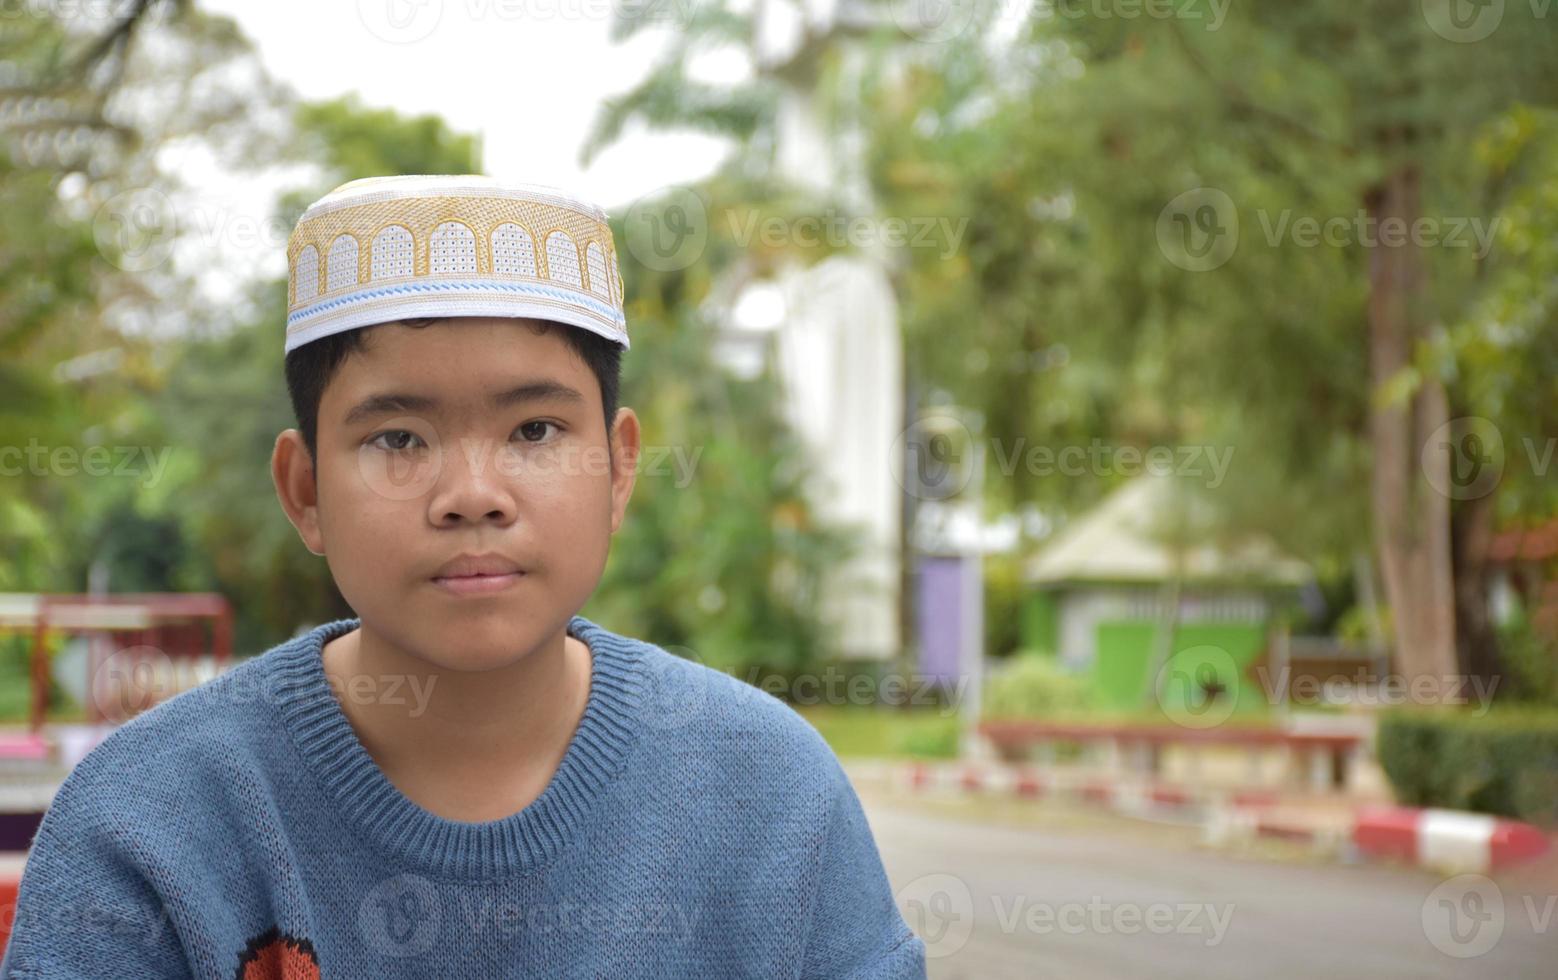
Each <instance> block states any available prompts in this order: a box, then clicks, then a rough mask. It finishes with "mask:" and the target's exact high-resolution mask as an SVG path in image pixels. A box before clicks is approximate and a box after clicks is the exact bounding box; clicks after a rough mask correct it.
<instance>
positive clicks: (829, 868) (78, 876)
mask: <svg viewBox="0 0 1558 980" xmlns="http://www.w3.org/2000/svg"><path fill="white" fill-rule="evenodd" d="M288 261H289V268H290V276H289V278H290V283H289V287H290V292H289V296H288V326H287V341H286V352H287V368H286V369H287V382H288V388H289V390H290V393H291V397H292V400H293V406H294V409H295V410H296V413H297V417H298V426H299V427H298V429H289V430H287V431H286V432H283V433H282V434H281V435H280V437H279V438H278V439H277V440H276V445H275V449H274V452H273V456H272V461H271V470H272V476H273V478H274V481H275V484H276V491H277V495H278V497H279V499H280V501H281V505H282V507H283V509H284V510H285V511H286V514H287V517H288V519H289V520H290V521H291V522H292V524H293V526H294V527H295V528H296V529H297V532H298V534H299V536H300V537H301V538H302V539H303V542H304V544H305V545H306V546H307V547H308V548H309V550H310V551H312V552H314V553H315V554H319V555H323V556H324V557H325V560H326V561H327V562H328V563H329V566H330V572H331V574H332V575H333V576H334V579H335V582H336V584H337V586H338V587H339V588H340V591H341V593H342V595H343V596H344V597H345V598H346V600H347V602H348V603H350V605H351V606H352V608H353V610H354V611H355V612H356V613H357V614H358V616H359V617H360V618H355V619H348V620H341V621H338V622H333V623H328V624H325V625H323V626H320V627H317V628H315V629H313V630H311V631H309V632H307V633H305V634H303V635H301V636H299V637H297V638H294V639H293V640H291V641H289V642H287V643H284V644H282V645H280V646H278V647H275V648H273V649H272V650H270V651H268V652H266V653H265V654H264V655H263V656H261V657H257V658H254V659H252V660H250V661H247V662H245V663H243V664H242V665H240V666H238V667H236V668H234V669H233V670H231V671H229V672H228V673H226V674H225V675H223V676H222V677H220V678H218V679H216V680H214V681H212V682H210V683H208V684H206V685H203V686H202V687H200V688H197V689H196V690H194V691H191V692H188V693H186V694H183V695H180V696H178V697H175V698H172V699H170V700H169V701H167V702H165V703H163V704H162V705H160V706H158V707H156V708H154V709H153V710H151V711H149V712H147V713H145V714H143V715H141V716H140V717H138V718H137V719H135V720H134V721H132V722H130V723H129V724H127V725H125V726H124V727H123V728H121V729H119V730H118V731H116V732H115V733H114V734H113V735H112V736H110V737H109V738H108V739H106V740H105V741H104V742H103V744H102V745H100V746H99V747H98V748H97V749H95V750H94V751H93V752H92V753H91V754H90V755H89V756H88V757H87V758H86V759H85V760H83V761H82V762H81V763H80V765H78V766H77V767H76V769H75V770H74V771H72V773H71V775H70V777H69V778H68V779H67V780H66V781H65V784H64V785H63V786H62V787H61V788H60V790H59V793H58V795H57V796H56V798H55V800H54V802H53V805H52V806H51V807H50V809H49V812H48V814H47V815H46V816H45V818H44V821H43V823H42V825H41V827H40V828H39V831H38V835H37V837H36V839H35V841H34V844H33V849H32V851H31V855H30V858H29V861H28V864H27V869H26V872H25V876H24V879H23V882H22V885H21V891H20V895H19V899H18V909H17V916H16V922H15V927H14V931H13V934H12V937H11V941H10V947H9V949H8V951H7V955H6V960H5V962H4V965H3V966H0V976H4V977H110V976H112V977H136V978H145V977H200V978H222V980H230V978H234V977H236V978H239V980H253V978H262V977H264V978H287V980H297V978H311V977H330V978H358V977H383V976H393V977H423V978H440V980H442V978H467V977H469V978H487V977H572V976H580V977H586V976H587V977H641V976H665V977H676V978H699V977H707V978H725V977H739V976H751V977H817V978H827V980H833V978H839V977H873V978H876V977H880V978H889V977H891V978H897V977H922V976H924V969H925V967H924V946H923V944H922V943H921V942H920V940H919V939H917V938H916V937H915V936H914V935H913V933H912V932H910V930H909V929H908V928H907V926H906V925H905V923H904V921H903V919H902V917H901V916H900V915H899V913H898V911H897V908H896V907H895V905H894V902H893V897H892V894H891V893H890V891H889V887H888V883H887V879H886V876H885V874H884V872H883V869H882V865H881V860H880V858H879V856H878V852H877V850H876V847H875V844H874V842H873V841H872V839H871V836H870V832H869V829H868V828H867V826H866V823H865V820H864V817H863V814H862V812H861V808H860V805H859V802H858V800H857V798H856V796H855V794H854V792H853V791H852V790H851V788H850V786H849V783H848V782H847V781H846V780H845V778H844V775H843V773H842V771H841V769H840V768H839V765H838V763H837V760H836V759H835V758H834V757H833V755H832V753H831V752H830V751H829V749H828V748H827V746H826V744H825V743H824V742H823V741H822V740H821V738H820V737H819V736H818V735H817V733H816V731H815V730H814V729H812V728H811V727H810V726H809V725H807V724H806V723H805V722H804V721H803V720H801V719H800V718H799V717H798V716H797V715H795V714H794V713H793V712H792V711H790V710H789V709H788V708H787V707H785V706H783V705H782V704H781V703H780V702H778V701H777V700H775V699H773V698H771V697H770V696H768V695H767V694H764V693H760V692H757V691H755V690H754V689H752V688H750V687H747V686H745V685H743V684H741V683H739V682H737V681H735V680H733V679H731V678H729V677H727V676H725V675H723V674H720V673H717V672H715V671H712V670H709V669H707V668H704V667H702V666H700V665H698V664H695V663H692V662H690V661H687V660H684V659H682V658H678V657H675V656H672V655H670V654H668V653H666V652H665V651H663V650H661V649H659V648H658V647H655V646H652V645H650V644H648V643H645V642H641V641H639V640H634V639H630V638H628V637H625V636H619V635H617V634H615V633H612V632H611V631H610V630H608V629H606V628H605V627H603V626H600V625H597V624H595V623H593V622H590V621H589V620H586V619H584V618H583V617H580V616H578V615H576V613H577V611H578V609H579V608H581V606H582V605H583V604H584V602H585V600H586V599H587V598H588V597H589V595H590V593H591V591H592V590H593V589H594V587H595V585H596V583H597V582H598V580H599V578H600V574H601V571H602V569H603V567H604V564H605V561H606V554H607V550H608V545H609V543H610V537H611V534H612V532H614V531H615V530H616V529H617V527H618V526H619V525H620V524H621V522H622V519H623V514H624V512H625V510H626V508H627V503H628V498H629V496H630V495H631V493H632V490H633V483H634V463H635V459H636V456H637V454H638V451H639V445H640V443H639V429H638V420H637V418H636V417H635V415H634V414H633V412H632V411H631V410H630V409H627V408H618V407H617V404H616V401H617V371H618V365H619V358H620V355H621V352H622V351H623V350H625V349H626V348H627V347H628V335H627V331H626V320H625V317H624V314H623V305H622V282H621V277H620V275H618V273H617V266H616V252H615V247H614V245H613V242H612V237H611V232H610V229H609V227H608V226H607V225H606V217H605V215H604V214H603V213H602V212H601V211H600V210H599V209H597V208H594V207H593V206H590V205H587V204H584V203H581V202H579V201H577V200H574V199H572V198H570V197H568V196H566V195H563V194H561V193H559V192H556V191H551V190H545V189H540V188H534V187H528V186H512V185H504V184H500V183H497V182H494V181H490V180H486V179H483V178H475V177H403V178H379V179H374V180H367V181H354V182H352V183H349V184H346V185H344V186H342V187H340V188H337V189H336V190H335V191H333V192H332V193H331V194H329V195H327V196H326V197H325V198H323V199H322V200H320V201H319V202H317V203H316V204H315V205H314V206H313V207H311V208H309V210H308V211H307V212H305V213H304V215H303V216H302V218H301V219H300V220H299V222H298V225H297V227H296V229H295V230H294V232H293V236H292V241H291V242H290V244H289V246H288Z"/></svg>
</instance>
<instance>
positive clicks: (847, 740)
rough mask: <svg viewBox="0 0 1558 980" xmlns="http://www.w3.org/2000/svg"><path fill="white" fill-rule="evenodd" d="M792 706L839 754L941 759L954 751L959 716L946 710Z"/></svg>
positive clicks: (878, 757) (861, 756)
mask: <svg viewBox="0 0 1558 980" xmlns="http://www.w3.org/2000/svg"><path fill="white" fill-rule="evenodd" d="M796 710H797V711H799V712H800V713H801V715H802V716H803V717H804V718H805V719H806V720H807V721H809V722H811V723H812V725H813V726H815V727H816V729H817V731H819V732H821V733H822V737H823V738H824V739H826V740H827V742H828V745H830V746H831V747H832V748H833V751H834V753H835V754H836V755H838V756H839V757H840V758H876V759H880V758H919V759H944V758H951V757H953V756H955V755H956V754H957V739H958V729H959V719H958V717H957V715H956V714H952V713H950V712H949V713H947V714H943V713H942V712H941V711H940V710H938V709H930V710H921V711H905V710H902V709H898V708H866V707H840V706H835V705H811V706H801V707H798V708H796Z"/></svg>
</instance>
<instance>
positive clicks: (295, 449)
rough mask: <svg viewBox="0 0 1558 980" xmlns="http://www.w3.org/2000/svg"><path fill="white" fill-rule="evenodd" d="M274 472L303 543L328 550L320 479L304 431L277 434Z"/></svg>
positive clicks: (283, 505)
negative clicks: (321, 519) (321, 529)
mask: <svg viewBox="0 0 1558 980" xmlns="http://www.w3.org/2000/svg"><path fill="white" fill-rule="evenodd" d="M270 476H271V480H272V482H274V483H275V484H276V499H278V500H280V501H281V509H282V510H283V511H285V512H286V514H287V520H289V521H291V522H292V526H293V527H295V528H297V532H298V537H300V538H302V539H303V546H304V547H305V548H307V549H308V550H309V551H310V552H312V553H314V554H316V555H322V554H324V553H325V541H324V537H323V535H321V534H320V533H319V481H318V480H317V479H316V478H315V474H314V461H313V460H312V459H311V458H309V455H308V446H307V444H305V443H304V442H303V433H301V432H299V431H298V430H296V429H287V430H286V431H284V432H282V433H281V435H279V436H277V437H276V447H275V448H274V449H273V450H271V456H270Z"/></svg>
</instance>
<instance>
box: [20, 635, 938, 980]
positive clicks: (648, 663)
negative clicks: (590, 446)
mask: <svg viewBox="0 0 1558 980" xmlns="http://www.w3.org/2000/svg"><path fill="white" fill-rule="evenodd" d="M357 625H358V621H357V620H355V619H347V620H339V621H337V622H334V623H328V624H326V625H323V626H320V627H318V628H316V629H314V630H312V631H310V632H308V633H305V634H303V635H301V636H299V637H297V638H295V639H293V640H291V641H289V642H287V643H284V644H281V645H280V646H277V647H275V648H273V649H271V650H269V651H267V652H266V653H265V654H264V655H263V656H260V657H256V658H253V659H252V660H249V661H247V662H244V663H242V664H240V665H239V666H237V667H235V668H233V669H232V670H230V671H228V672H227V673H225V674H223V675H222V676H221V677H219V678H217V679H215V680H213V681H211V682H209V683H207V684H204V685H202V686H201V687H199V688H196V689H195V690H193V691H189V692H187V693H185V694H181V695H179V696H178V697H175V698H172V699H171V700H169V701H167V702H165V703H163V704H161V705H159V706H158V707H156V708H154V709H152V710H151V711H149V712H147V713H145V714H143V715H141V716H140V717H138V718H136V719H135V720H134V721H132V722H130V723H129V724H127V725H125V726H124V727H122V728H120V729H119V730H118V731H116V732H114V733H113V735H111V736H110V737H109V738H108V739H106V740H105V741H104V742H103V743H102V744H101V745H100V746H98V747H97V748H96V749H95V750H93V751H92V753H91V754H90V755H88V756H87V758H86V759H84V760H83V761H82V762H81V763H80V764H79V765H78V766H77V767H76V768H75V769H74V770H73V771H72V772H71V774H70V777H69V778H68V779H67V780H66V781H65V783H64V785H63V786H62V787H61V788H60V791H59V793H58V795H57V796H56V797H55V799H54V802H53V804H52V805H51V806H50V808H49V812H48V813H47V815H46V816H45V817H44V819H43V823H42V825H41V826H40V827H39V829H38V834H37V837H36V838H35V840H34V842H33V848H32V852H31V856H30V857H29V859H28V862H27V867H26V871H25V873H24V875H23V878H22V884H21V891H20V894H19V896H18V906H17V913H16V920H15V925H14V928H13V932H12V937H11V942H10V946H9V948H8V949H7V952H6V957H5V960H4V963H3V964H0V977H5V978H9V977H50V978H54V977H115V978H119V977H135V978H137V980H142V978H154V977H200V978H212V980H216V978H220V980H234V978H237V980H256V978H276V980H282V978H285V980H305V978H314V977H325V978H331V980H336V978H339V980H357V978H370V977H371V978H379V977H417V978H435V980H464V978H472V980H475V978H491V977H527V978H528V977H675V978H678V980H683V978H688V980H690V978H702V977H708V978H721V980H724V978H729V977H818V978H826V980H837V978H841V977H873V978H876V977H882V978H888V977H892V978H897V977H923V976H924V975H925V965H924V956H925V948H924V945H923V944H922V943H921V941H920V940H919V939H918V938H916V937H915V936H914V934H913V933H912V932H910V930H909V928H908V927H907V925H906V924H905V923H904V921H903V918H902V916H900V914H899V912H898V909H897V907H896V906H895V904H894V901H893V896H892V893H891V891H890V889H889V886H888V883H887V878H886V875H885V874H884V872H883V869H882V863H881V858H880V857H879V855H878V852H877V849H876V845H875V843H874V842H873V840H872V838H871V834H870V830H869V828H868V827H867V825H866V822H865V818H864V815H863V814H862V812H861V808H860V803H859V800H858V799H857V798H856V796H855V793H854V791H853V790H852V789H851V787H850V785H849V783H848V782H847V781H846V780H845V777H844V774H843V772H842V770H841V769H840V768H839V765H838V761H837V760H836V759H835V758H834V756H833V754H832V752H831V751H830V750H829V749H828V747H827V745H826V743H824V742H823V740H822V739H821V737H819V736H818V734H817V732H816V730H815V729H813V728H812V727H811V726H810V725H808V724H807V723H806V722H805V721H804V720H802V719H801V718H800V717H799V716H798V715H796V714H795V713H794V712H793V711H791V710H790V709H789V708H787V707H785V706H784V705H783V704H782V703H781V702H779V701H778V700H776V699H774V698H773V697H771V696H769V695H768V694H766V693H764V692H761V691H759V690H757V689H756V688H753V687H750V686H748V685H745V684H742V683H741V682H739V681H737V680H734V679H732V678H730V677H727V676H726V675H724V674H721V673H719V672H717V671H714V670H710V669H708V668H706V667H703V666H701V665H699V664H696V663H692V662H690V661H688V660H685V659H682V658H679V657H675V656H672V655H671V654H669V653H666V652H665V651H664V650H661V649H660V648H659V647H656V646H653V645H650V644H648V643H644V642H641V641H638V640H633V639H629V638H627V637H623V636H619V635H617V634H615V633H612V632H610V631H608V630H606V629H603V628H602V627H600V626H597V625H596V624H594V623H592V622H590V621H589V620H587V619H584V618H583V617H579V616H576V617H574V618H573V619H572V620H571V621H570V623H569V626H568V631H569V632H570V633H571V634H572V635H574V636H576V637H578V638H579V639H580V640H582V641H584V643H586V644H587V645H588V646H589V648H590V650H591V653H592V661H593V666H592V672H591V686H590V693H589V699H588V701H587V703H586V706H585V710H584V715H583V718H582V719H581V720H580V722H579V727H578V729H577V731H576V732H575V734H574V736H573V740H572V742H571V743H570V744H569V746H568V750H567V753H566V755H565V756H564V758H563V761H562V764H561V765H560V767H559V768H558V770H557V773H556V774H555V775H554V776H553V778H552V781H551V783H550V784H549V785H548V786H547V787H546V789H545V791H544V792H543V793H542V794H541V795H540V797H538V798H537V799H536V800H535V801H534V802H533V803H531V804H530V805H529V806H527V807H525V808H524V809H523V810H521V811H520V812H518V813H516V814H513V815H511V816H509V817H505V818H503V819H500V820H494V821H490V822H487V823H464V822H458V821H451V820H447V819H444V818H442V817H439V816H437V815H435V814H432V813H430V812H428V811H427V810H424V809H422V808H421V807H419V806H417V805H416V804H415V803H413V802H412V801H411V800H410V799H408V798H407V797H406V796H405V795H404V794H402V793H401V792H400V791H399V790H397V789H396V788H395V786H394V785H393V784H392V783H391V782H390V781H389V779H388V778H387V777H386V776H385V775H384V773H383V772H382V771H381V770H380V769H379V768H378V766H377V765H376V764H375V763H374V762H373V760H372V758H371V757H370V756H369V755H368V752H367V750H366V749H364V748H363V745H362V743H361V742H360V741H359V740H358V739H357V736H356V733H355V731H354V730H353V729H352V727H351V724H350V722H349V721H348V720H347V718H346V715H345V714H344V713H343V712H342V710H341V707H340V704H339V702H337V700H336V698H335V695H334V693H333V692H332V690H331V687H330V684H329V681H328V680H327V678H326V675H325V673H324V665H323V661H322V659H321V655H320V653H321V650H322V648H323V646H324V644H325V643H326V642H328V641H329V640H331V639H333V638H334V637H336V636H339V635H341V634H343V633H346V632H348V631H350V630H352V629H354V628H355V627H356V626H357Z"/></svg>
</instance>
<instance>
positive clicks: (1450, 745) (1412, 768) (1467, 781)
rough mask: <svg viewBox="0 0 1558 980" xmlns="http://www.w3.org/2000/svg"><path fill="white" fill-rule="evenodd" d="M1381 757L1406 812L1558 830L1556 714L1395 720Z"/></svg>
mask: <svg viewBox="0 0 1558 980" xmlns="http://www.w3.org/2000/svg"><path fill="white" fill-rule="evenodd" d="M1378 753H1379V761H1380V765H1381V766H1382V767H1383V768H1384V770H1385V775H1386V776H1388V777H1389V778H1390V783H1391V785H1392V786H1393V787H1394V788H1395V791H1396V798H1397V799H1398V800H1399V801H1400V802H1401V803H1403V804H1406V805H1409V806H1432V807H1446V808H1449V809H1452V810H1472V811H1475V812H1478V813H1491V814H1496V815H1499V816H1505V817H1513V818H1515V819H1518V820H1526V821H1529V822H1531V823H1535V824H1541V825H1544V826H1558V711H1551V710H1523V709H1509V710H1499V711H1493V712H1490V713H1488V714H1486V715H1484V716H1482V717H1480V718H1479V717H1477V716H1475V715H1472V714H1469V713H1464V712H1453V713H1452V712H1427V711H1421V712H1412V711H1403V712H1395V713H1392V714H1388V715H1386V716H1385V717H1384V718H1382V719H1381V721H1380V727H1379V742H1378Z"/></svg>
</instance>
